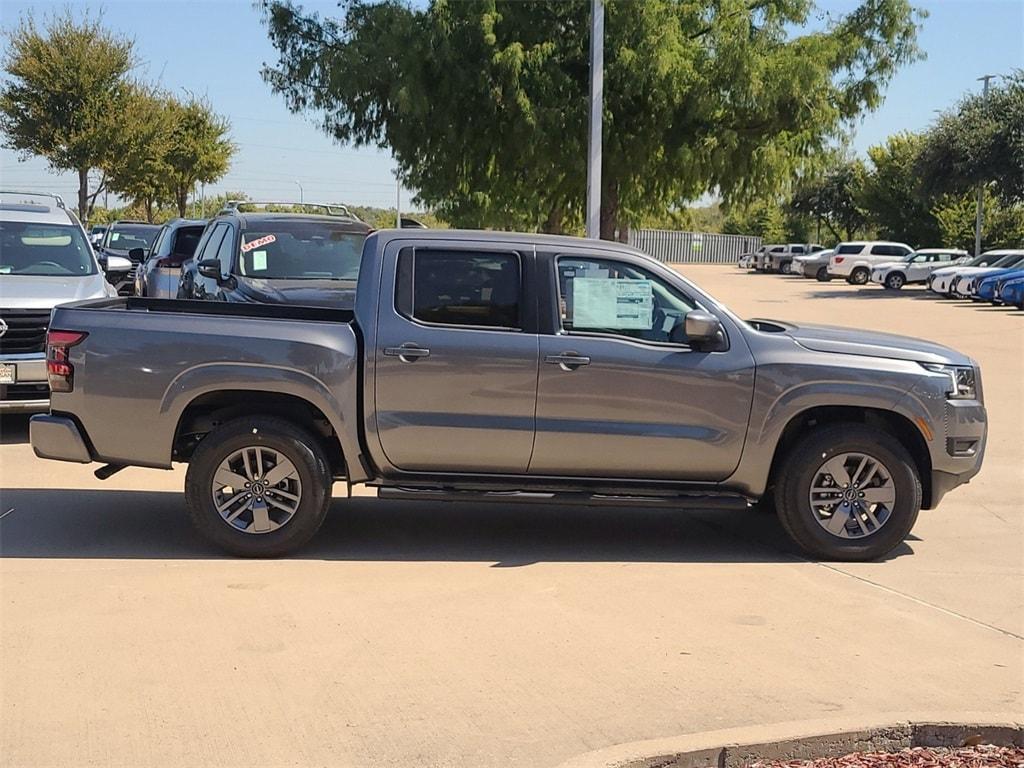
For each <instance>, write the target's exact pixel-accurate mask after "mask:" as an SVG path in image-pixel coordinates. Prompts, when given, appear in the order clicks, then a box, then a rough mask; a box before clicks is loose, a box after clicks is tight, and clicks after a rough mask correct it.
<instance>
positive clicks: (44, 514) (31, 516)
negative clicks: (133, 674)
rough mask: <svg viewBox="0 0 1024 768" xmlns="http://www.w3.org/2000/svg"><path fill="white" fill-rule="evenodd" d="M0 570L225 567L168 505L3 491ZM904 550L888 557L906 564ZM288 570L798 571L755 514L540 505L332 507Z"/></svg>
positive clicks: (179, 509) (140, 498) (130, 495)
mask: <svg viewBox="0 0 1024 768" xmlns="http://www.w3.org/2000/svg"><path fill="white" fill-rule="evenodd" d="M0 503H2V506H3V509H2V510H0V514H3V512H5V511H7V510H12V511H11V512H9V513H8V514H7V515H6V516H5V517H3V518H2V519H0V556H2V557H4V558H101V559H102V558H111V559H115V558H125V559H232V558H231V557H230V556H229V555H224V554H222V553H221V552H220V551H219V550H216V549H213V548H212V547H210V546H209V545H208V544H205V543H204V542H202V541H201V540H200V539H199V538H198V537H197V536H196V535H195V534H194V533H193V531H192V529H191V527H190V526H189V524H188V521H187V519H186V516H185V509H184V499H183V497H182V495H181V494H179V493H169V492H151V491H119V490H111V491H101V490H74V489H67V490H65V489H61V490H47V489H17V488H16V489H6V490H3V491H2V492H0ZM911 551H912V550H911V549H910V548H909V547H908V546H907V545H905V544H904V545H903V546H902V547H900V548H899V549H897V550H896V551H895V552H893V553H892V554H891V555H890V557H896V556H899V555H901V554H908V553H910V552H911ZM291 558H293V559H305V560H340V561H481V562H493V563H494V567H520V566H526V565H530V564H533V563H538V562H606V561H607V562H619V561H622V562H690V563H703V562H706V563H730V562H744V563H751V562H753V563H792V562H794V561H798V560H802V559H804V558H802V557H801V556H800V555H799V553H798V552H797V551H796V549H795V548H794V547H793V545H792V544H790V543H789V540H788V539H787V538H786V536H785V534H784V533H783V532H782V530H781V527H780V526H779V524H778V521H777V520H776V519H775V518H774V516H772V515H767V514H763V513H757V512H754V511H746V510H742V511H735V512H731V511H730V512H726V511H706V512H705V511H699V510H698V511H692V510H686V511H681V510H675V509H662V508H658V509H652V508H621V507H582V506H581V507H575V506H564V505H543V504H530V505H526V504H500V503H482V504H479V503H478V504H473V503H468V502H464V503H444V502H410V501H384V500H378V499H375V498H372V497H356V498H353V499H351V500H345V499H340V500H336V501H335V502H334V504H333V506H332V508H331V510H330V513H329V514H328V516H327V520H326V522H325V523H324V526H323V528H322V529H321V530H320V532H319V533H318V534H317V536H316V537H315V538H314V539H313V541H312V542H311V543H310V545H309V546H307V547H306V548H305V549H303V550H302V551H301V552H299V553H297V554H295V555H292V556H291Z"/></svg>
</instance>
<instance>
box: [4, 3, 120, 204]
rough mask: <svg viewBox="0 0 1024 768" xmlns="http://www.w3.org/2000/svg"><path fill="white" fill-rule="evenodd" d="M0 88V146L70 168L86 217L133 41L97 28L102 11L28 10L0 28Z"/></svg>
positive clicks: (111, 131)
mask: <svg viewBox="0 0 1024 768" xmlns="http://www.w3.org/2000/svg"><path fill="white" fill-rule="evenodd" d="M6 37H7V43H8V46H7V52H6V55H5V56H4V59H3V67H4V70H5V72H6V73H7V78H8V79H7V82H5V83H4V84H3V86H2V89H0V130H2V131H3V142H4V146H6V147H8V148H10V149H13V150H16V151H17V152H19V153H21V154H22V155H23V156H25V157H28V156H31V155H38V156H41V157H44V158H46V160H47V161H48V162H49V164H50V167H52V168H53V169H55V170H58V171H74V172H76V173H77V174H78V215H79V218H81V219H82V221H87V220H88V219H89V215H90V213H91V212H92V207H93V206H94V205H95V203H96V198H97V196H98V195H99V194H100V193H101V192H102V191H103V189H104V187H105V180H103V179H101V181H100V182H99V184H98V185H97V186H96V187H95V189H93V190H92V191H91V192H90V190H89V172H90V171H91V170H94V169H100V168H104V167H105V166H106V161H107V159H108V157H109V152H110V146H111V143H112V139H113V137H114V136H115V135H116V131H117V128H118V126H117V125H116V124H115V118H116V116H117V114H118V112H119V107H120V105H121V103H122V101H123V99H124V98H125V94H126V93H127V91H128V87H129V86H128V81H127V76H128V73H129V72H130V71H131V69H132V67H133V66H134V64H135V56H134V50H133V46H134V44H133V42H132V41H131V40H128V39H125V38H123V37H119V36H117V35H115V34H113V33H111V32H109V31H108V30H106V29H104V27H103V24H102V16H96V17H89V16H85V17H83V18H82V19H81V20H79V19H76V18H75V17H74V15H73V14H72V12H71V11H70V10H66V11H65V12H64V13H63V14H62V15H55V16H53V17H51V18H49V19H48V20H47V25H46V28H45V29H44V30H40V29H39V27H37V25H36V22H35V19H34V17H33V16H32V15H29V16H27V17H26V18H24V19H22V21H21V22H20V23H19V24H18V26H17V27H15V28H14V29H13V30H10V31H8V32H7V33H6Z"/></svg>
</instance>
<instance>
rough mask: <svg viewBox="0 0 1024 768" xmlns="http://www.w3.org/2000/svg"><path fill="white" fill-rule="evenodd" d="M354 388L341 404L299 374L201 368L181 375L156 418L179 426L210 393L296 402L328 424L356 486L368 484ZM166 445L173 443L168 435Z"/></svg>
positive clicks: (248, 367)
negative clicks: (311, 408)
mask: <svg viewBox="0 0 1024 768" xmlns="http://www.w3.org/2000/svg"><path fill="white" fill-rule="evenodd" d="M354 375H356V372H355V369H354V367H353V376H354ZM357 386H358V384H357V382H355V381H353V382H351V383H350V385H349V386H346V387H345V392H346V396H348V397H350V399H351V402H340V401H339V400H338V398H337V397H335V395H334V394H333V393H332V392H331V391H330V390H329V389H328V388H327V387H325V386H324V385H323V383H321V382H320V381H318V380H317V379H316V378H314V377H313V376H311V375H310V374H308V373H306V372H304V371H300V370H296V369H292V368H280V367H276V366H269V365H258V364H252V363H228V362H217V363H206V364H203V365H198V366H195V367H194V368H189V369H188V370H186V371H183V372H182V373H180V374H179V375H178V376H177V377H176V378H175V379H174V380H173V381H172V382H171V383H170V385H169V386H168V388H167V390H166V392H165V393H164V396H163V399H162V401H161V403H160V414H161V416H162V417H164V418H163V419H161V420H162V421H164V422H166V423H169V424H178V422H179V421H180V420H181V416H182V414H183V413H184V412H185V409H186V408H187V407H188V405H189V404H190V403H191V402H193V401H194V400H196V399H197V398H199V397H201V396H202V395H205V394H208V393H210V392H222V391H225V390H248V391H253V392H260V393H268V392H272V393H280V394H283V395H291V396H293V397H297V398H299V399H301V400H305V401H306V402H308V403H309V404H310V405H313V406H315V407H316V408H317V409H318V410H320V412H321V413H323V414H324V416H325V417H326V418H327V420H328V421H329V422H330V424H331V427H332V429H333V430H334V432H335V433H336V434H337V436H338V442H339V443H340V444H341V449H342V452H343V453H344V456H345V460H346V463H347V464H348V469H349V480H350V481H352V482H360V481H362V480H365V479H367V478H366V477H364V476H363V475H364V474H365V473H364V471H363V469H362V466H361V464H360V462H359V461H358V457H359V453H360V450H359V442H358V438H357V435H356V423H357V422H358V410H357V408H358V404H357V403H356V388H357ZM348 393H351V395H348ZM346 414H349V418H350V419H352V423H351V424H350V423H348V422H347V421H346ZM170 439H171V441H173V440H174V435H173V434H172V435H170ZM168 454H170V447H169V449H168Z"/></svg>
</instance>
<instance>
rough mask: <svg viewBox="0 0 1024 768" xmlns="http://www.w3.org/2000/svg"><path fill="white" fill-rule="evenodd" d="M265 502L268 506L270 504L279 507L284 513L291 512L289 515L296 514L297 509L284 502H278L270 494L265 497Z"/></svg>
mask: <svg viewBox="0 0 1024 768" xmlns="http://www.w3.org/2000/svg"><path fill="white" fill-rule="evenodd" d="M263 500H264V501H265V502H267V503H268V504H270V505H272V506H275V507H277V508H278V509H280V510H283V511H285V512H289V513H291V512H294V511H295V507H289V506H288V505H287V504H285V503H284V502H283V501H278V500H277V499H275V498H274V497H273V496H271V495H270V494H269V493H268V494H267V495H265V496H264V497H263Z"/></svg>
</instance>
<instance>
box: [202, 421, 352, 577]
mask: <svg viewBox="0 0 1024 768" xmlns="http://www.w3.org/2000/svg"><path fill="white" fill-rule="evenodd" d="M331 482H332V481H331V473H330V470H329V468H328V462H327V458H326V456H325V455H324V450H323V448H322V447H321V446H320V444H319V442H318V441H317V440H316V438H314V437H313V436H312V435H311V434H310V433H309V432H307V431H305V430H303V429H300V428H298V427H296V426H294V425H292V424H291V423H289V422H287V421H283V420H281V419H276V418H271V417H243V418H238V419H233V420H232V421H229V422H227V423H225V424H223V425H221V426H219V427H217V428H216V429H214V430H213V431H212V432H210V433H209V434H208V435H207V436H206V437H204V438H203V439H202V440H201V441H200V443H199V445H198V446H197V447H196V450H195V452H194V453H193V454H192V459H191V462H190V464H189V467H188V472H187V474H186V475H185V504H186V506H187V508H188V514H189V518H190V519H191V521H192V524H193V525H194V526H195V527H196V529H197V530H198V531H199V533H200V534H201V535H202V536H203V538H205V539H207V540H208V541H210V542H211V543H213V544H216V545H217V546H218V547H220V548H221V549H224V550H226V551H228V552H230V553H231V554H234V555H241V556H243V557H279V556H281V555H285V554H288V553H289V552H293V551H295V550H296V549H298V548H299V547H301V546H302V545H304V544H305V543H306V542H308V541H309V540H310V539H311V538H312V537H313V535H314V534H315V533H316V532H317V530H318V529H319V528H320V525H321V523H323V521H324V517H325V516H326V514H327V507H328V506H329V505H330V502H331Z"/></svg>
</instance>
